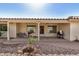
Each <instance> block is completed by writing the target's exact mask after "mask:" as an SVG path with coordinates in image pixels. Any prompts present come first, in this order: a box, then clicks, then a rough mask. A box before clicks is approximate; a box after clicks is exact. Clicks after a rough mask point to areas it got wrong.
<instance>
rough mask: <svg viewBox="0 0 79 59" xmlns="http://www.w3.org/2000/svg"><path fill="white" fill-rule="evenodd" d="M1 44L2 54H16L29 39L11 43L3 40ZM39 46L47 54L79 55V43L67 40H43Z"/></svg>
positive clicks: (19, 39) (13, 40)
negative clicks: (18, 48)
mask: <svg viewBox="0 0 79 59" xmlns="http://www.w3.org/2000/svg"><path fill="white" fill-rule="evenodd" d="M0 42H1V43H0V52H16V50H17V47H22V46H24V45H26V44H27V39H24V38H17V39H11V40H10V41H7V40H5V39H1V40H0ZM1 44H2V45H1ZM39 46H40V49H41V51H42V52H43V53H45V54H79V42H70V41H68V40H65V39H58V38H41V39H40V41H39Z"/></svg>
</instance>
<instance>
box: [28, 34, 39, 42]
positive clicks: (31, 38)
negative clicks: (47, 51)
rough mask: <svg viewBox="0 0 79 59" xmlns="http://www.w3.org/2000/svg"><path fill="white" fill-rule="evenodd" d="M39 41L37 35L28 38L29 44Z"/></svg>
mask: <svg viewBox="0 0 79 59" xmlns="http://www.w3.org/2000/svg"><path fill="white" fill-rule="evenodd" d="M37 41H38V39H37V38H36V37H33V36H30V37H29V38H28V43H29V44H35V43H37Z"/></svg>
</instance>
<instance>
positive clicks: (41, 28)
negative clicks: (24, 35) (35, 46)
mask: <svg viewBox="0 0 79 59" xmlns="http://www.w3.org/2000/svg"><path fill="white" fill-rule="evenodd" d="M40 34H44V26H40Z"/></svg>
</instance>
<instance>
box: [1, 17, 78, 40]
mask: <svg viewBox="0 0 79 59" xmlns="http://www.w3.org/2000/svg"><path fill="white" fill-rule="evenodd" d="M30 30H32V31H33V32H34V33H33V35H34V36H37V37H38V39H40V37H41V36H44V37H56V36H57V31H59V30H63V31H64V38H65V39H66V40H69V41H74V40H75V39H76V38H77V39H79V17H78V16H70V17H68V18H66V19H56V18H0V33H1V34H0V37H7V40H10V38H11V37H12V38H17V37H18V35H17V33H27V32H28V31H30Z"/></svg>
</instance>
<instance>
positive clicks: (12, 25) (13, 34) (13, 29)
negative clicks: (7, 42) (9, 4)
mask: <svg viewBox="0 0 79 59" xmlns="http://www.w3.org/2000/svg"><path fill="white" fill-rule="evenodd" d="M9 30H10V32H9V33H10V37H12V38H16V23H10V27H9Z"/></svg>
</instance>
